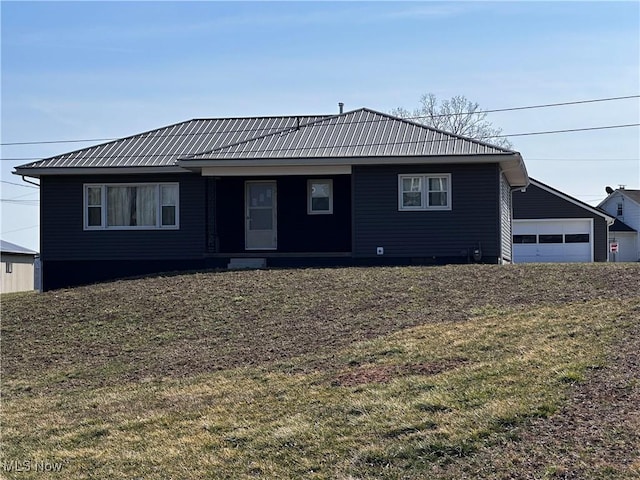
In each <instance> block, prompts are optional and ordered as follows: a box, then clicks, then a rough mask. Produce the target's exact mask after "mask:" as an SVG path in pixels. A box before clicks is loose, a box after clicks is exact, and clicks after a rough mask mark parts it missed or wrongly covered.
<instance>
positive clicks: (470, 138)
mask: <svg viewBox="0 0 640 480" xmlns="http://www.w3.org/2000/svg"><path fill="white" fill-rule="evenodd" d="M362 110H365V111H367V112H370V113H375V114H377V115H382V116H384V117H388V118H391V119H393V120H400V121H401V122H405V123H408V124H410V125H414V126H416V127H422V128H426V129H427V130H431V131H434V132H438V133H440V134H443V135H447V136H449V137H454V138H459V139H461V140H466V141H468V142H472V143H476V144H479V145H482V146H485V147H490V148H495V149H497V150H502V151H503V152H504V153H518V152H517V151H515V150H511V149H508V148H504V147H500V146H498V145H494V144H492V143H488V142H484V141H482V140H478V139H477V138H473V137H467V136H466V135H460V134H459V133H452V132H447V131H446V130H440V129H439V128H436V127H432V126H430V125H425V124H423V123H420V122H415V121H413V120H409V119H406V118H402V117H396V116H395V115H391V114H390V113H384V112H379V111H377V110H373V109H371V108H366V107H363V108H362Z"/></svg>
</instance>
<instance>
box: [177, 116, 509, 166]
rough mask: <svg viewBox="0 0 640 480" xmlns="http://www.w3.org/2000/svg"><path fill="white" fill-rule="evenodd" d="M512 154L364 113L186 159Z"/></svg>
mask: <svg viewBox="0 0 640 480" xmlns="http://www.w3.org/2000/svg"><path fill="white" fill-rule="evenodd" d="M504 153H508V154H513V153H515V152H513V151H511V150H506V149H504V148H500V147H497V146H494V145H490V144H488V143H484V142H480V141H478V140H473V139H470V138H466V137H461V136H459V135H454V134H451V133H447V132H443V131H440V130H436V129H434V128H431V127H426V126H424V125H421V124H418V123H414V122H410V121H407V120H403V119H400V118H397V117H393V116H391V115H387V114H384V113H379V112H375V111H373V110H369V109H366V108H362V109H359V110H354V111H352V112H346V113H343V114H340V115H335V116H332V117H327V118H322V119H318V120H315V121H309V122H300V124H299V125H295V126H292V127H290V128H289V129H287V130H285V131H281V132H276V133H268V134H265V135H262V136H256V137H254V138H248V139H245V140H242V141H239V142H237V143H234V144H228V145H225V146H220V147H217V148H213V149H211V150H209V151H205V152H202V153H197V154H194V155H192V156H190V157H188V158H186V159H183V162H181V163H182V164H183V165H188V162H189V161H190V160H216V159H225V160H228V159H257V158H343V157H406V156H445V155H481V154H504Z"/></svg>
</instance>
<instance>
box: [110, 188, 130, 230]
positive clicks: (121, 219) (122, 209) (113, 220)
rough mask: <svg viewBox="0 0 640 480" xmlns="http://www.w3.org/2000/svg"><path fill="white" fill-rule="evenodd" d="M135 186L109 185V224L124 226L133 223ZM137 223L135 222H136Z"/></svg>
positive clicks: (111, 225)
mask: <svg viewBox="0 0 640 480" xmlns="http://www.w3.org/2000/svg"><path fill="white" fill-rule="evenodd" d="M133 196H134V188H132V187H107V225H108V226H110V227H114V226H115V227H123V226H130V225H132V223H131V221H132V218H131V217H132V215H131V207H132V205H133ZM134 225H135V224H134Z"/></svg>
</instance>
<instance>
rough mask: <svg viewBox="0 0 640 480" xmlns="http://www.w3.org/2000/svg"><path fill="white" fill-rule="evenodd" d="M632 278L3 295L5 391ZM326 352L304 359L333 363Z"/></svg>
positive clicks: (406, 270)
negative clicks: (321, 355)
mask: <svg viewBox="0 0 640 480" xmlns="http://www.w3.org/2000/svg"><path fill="white" fill-rule="evenodd" d="M639 275H640V265H636V264H615V265H613V264H608V265H511V266H504V267H500V266H495V265H494V266H492V265H469V266H445V267H403V268H344V269H307V270H267V271H245V272H217V273H216V272H212V273H200V274H190V275H171V276H164V277H163V276H159V277H155V278H148V279H135V280H127V281H118V282H113V283H105V284H100V285H94V286H89V287H81V288H75V289H68V290H59V291H53V292H48V293H45V294H40V295H37V294H29V295H15V296H7V297H3V298H2V352H3V361H2V365H1V368H2V372H1V374H2V378H3V379H4V382H5V386H8V387H9V388H5V392H4V394H5V395H8V396H9V397H10V396H12V395H20V394H28V393H30V394H38V393H42V392H43V391H57V390H60V391H68V389H70V388H82V387H86V386H107V385H113V384H115V383H119V382H126V381H139V380H145V381H148V380H153V379H158V378H167V377H170V378H176V377H178V378H179V377H185V376H190V375H194V374H201V373H206V372H212V371H217V370H223V369H228V368H234V367H239V366H264V365H267V364H270V363H273V362H286V361H287V360H289V359H293V358H297V357H299V356H304V355H317V354H322V353H323V352H324V353H328V354H330V352H332V351H335V350H336V349H339V348H342V347H344V346H347V345H350V344H351V343H353V342H354V341H360V340H363V339H368V338H376V337H379V336H383V335H386V334H389V333H392V332H394V331H398V330H402V329H405V328H408V327H412V326H415V325H421V324H425V323H437V322H443V321H465V320H467V319H469V318H473V317H474V316H475V315H487V314H495V315H496V316H497V317H498V318H499V316H500V315H501V314H502V313H504V312H508V311H514V310H518V309H527V308H531V307H532V306H535V305H563V304H567V303H571V302H584V301H588V300H593V299H597V298H607V299H616V298H619V299H624V298H630V297H632V296H635V295H637V278H638V276H639ZM322 358H324V360H323V362H326V363H322V364H318V363H317V360H315V364H311V363H310V364H309V365H308V368H320V369H325V368H328V367H329V366H331V365H328V364H331V363H332V362H333V359H332V358H331V355H326V356H324V357H322ZM333 367H334V368H338V367H339V365H333Z"/></svg>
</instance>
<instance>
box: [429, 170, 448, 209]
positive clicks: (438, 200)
mask: <svg viewBox="0 0 640 480" xmlns="http://www.w3.org/2000/svg"><path fill="white" fill-rule="evenodd" d="M429 205H430V206H446V205H447V179H446V178H444V177H440V178H430V179H429Z"/></svg>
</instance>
